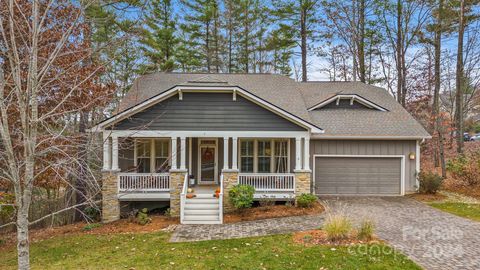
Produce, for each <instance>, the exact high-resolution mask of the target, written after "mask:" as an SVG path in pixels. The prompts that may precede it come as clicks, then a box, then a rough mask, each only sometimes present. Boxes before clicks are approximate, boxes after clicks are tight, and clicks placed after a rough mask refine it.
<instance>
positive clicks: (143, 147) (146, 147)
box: [135, 140, 152, 173]
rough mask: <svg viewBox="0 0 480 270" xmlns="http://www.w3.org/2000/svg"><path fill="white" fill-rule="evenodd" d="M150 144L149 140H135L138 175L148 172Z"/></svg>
mask: <svg viewBox="0 0 480 270" xmlns="http://www.w3.org/2000/svg"><path fill="white" fill-rule="evenodd" d="M151 143H152V141H151V140H137V141H136V143H135V144H136V151H137V160H136V163H137V172H139V173H149V172H150V163H151V162H150V160H151V159H150V158H151V151H152V146H151Z"/></svg>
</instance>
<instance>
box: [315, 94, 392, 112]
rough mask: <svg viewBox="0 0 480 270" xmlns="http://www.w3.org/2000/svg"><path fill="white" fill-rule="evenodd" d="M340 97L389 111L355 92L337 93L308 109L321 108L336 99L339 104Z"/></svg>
mask: <svg viewBox="0 0 480 270" xmlns="http://www.w3.org/2000/svg"><path fill="white" fill-rule="evenodd" d="M340 99H351V100H356V101H358V102H359V103H361V104H363V105H365V106H367V107H370V108H374V109H377V110H379V111H382V112H386V111H387V110H386V109H385V108H383V107H381V106H379V105H377V104H375V103H373V102H371V101H369V100H367V99H364V98H363V97H361V96H359V95H356V94H353V95H335V96H333V97H331V98H329V99H327V100H325V101H322V102H320V103H318V104H317V105H315V106H313V107H310V108H309V109H308V111H313V110H316V109H318V108H321V107H323V106H325V105H327V104H330V103H332V102H334V101H337V105H338V101H339V100H340Z"/></svg>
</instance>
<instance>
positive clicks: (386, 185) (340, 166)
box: [315, 157, 401, 195]
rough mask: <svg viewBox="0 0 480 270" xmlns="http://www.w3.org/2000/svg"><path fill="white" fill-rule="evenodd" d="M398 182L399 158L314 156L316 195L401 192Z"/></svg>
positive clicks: (399, 171) (395, 193) (393, 193)
mask: <svg viewBox="0 0 480 270" xmlns="http://www.w3.org/2000/svg"><path fill="white" fill-rule="evenodd" d="M400 181H401V159H400V158H373V157H372V158H370V157H316V158H315V193H316V194H319V195H337V194H338V195H400Z"/></svg>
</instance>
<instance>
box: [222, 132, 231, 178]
mask: <svg viewBox="0 0 480 270" xmlns="http://www.w3.org/2000/svg"><path fill="white" fill-rule="evenodd" d="M229 167H230V166H229V164H228V137H223V169H224V170H228V168H229Z"/></svg>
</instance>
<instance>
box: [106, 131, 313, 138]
mask: <svg viewBox="0 0 480 270" xmlns="http://www.w3.org/2000/svg"><path fill="white" fill-rule="evenodd" d="M106 132H108V133H109V135H110V136H116V137H153V138H159V137H199V138H214V137H235V138H238V137H241V138H297V137H304V138H305V137H306V138H308V137H309V136H310V133H309V132H308V131H178V130H170V131H167V130H111V131H106Z"/></svg>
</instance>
